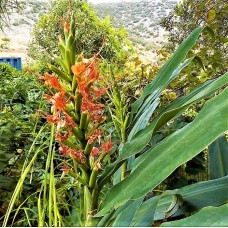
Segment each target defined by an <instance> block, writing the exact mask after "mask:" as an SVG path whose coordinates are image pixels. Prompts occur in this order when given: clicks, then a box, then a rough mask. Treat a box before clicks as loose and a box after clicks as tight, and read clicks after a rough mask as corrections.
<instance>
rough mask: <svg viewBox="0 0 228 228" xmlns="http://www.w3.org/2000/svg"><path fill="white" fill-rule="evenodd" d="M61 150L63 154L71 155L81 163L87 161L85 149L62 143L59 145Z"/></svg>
mask: <svg viewBox="0 0 228 228" xmlns="http://www.w3.org/2000/svg"><path fill="white" fill-rule="evenodd" d="M59 152H60V154H63V155H65V156H69V157H71V158H73V159H75V160H77V161H78V162H80V163H85V162H86V157H85V155H84V153H83V152H84V151H83V150H81V149H80V150H75V149H71V148H69V147H68V146H64V145H61V146H60V147H59Z"/></svg>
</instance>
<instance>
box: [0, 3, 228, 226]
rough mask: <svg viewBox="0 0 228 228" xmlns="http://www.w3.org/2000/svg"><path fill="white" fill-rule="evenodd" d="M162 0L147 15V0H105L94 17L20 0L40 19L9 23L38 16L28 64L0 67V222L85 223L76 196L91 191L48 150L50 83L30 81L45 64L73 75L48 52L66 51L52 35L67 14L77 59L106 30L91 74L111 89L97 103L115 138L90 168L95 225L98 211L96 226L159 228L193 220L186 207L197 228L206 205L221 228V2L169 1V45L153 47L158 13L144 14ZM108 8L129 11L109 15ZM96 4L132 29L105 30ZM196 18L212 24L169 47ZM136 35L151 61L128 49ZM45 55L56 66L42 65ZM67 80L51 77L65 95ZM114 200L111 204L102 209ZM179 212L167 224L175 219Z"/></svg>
mask: <svg viewBox="0 0 228 228" xmlns="http://www.w3.org/2000/svg"><path fill="white" fill-rule="evenodd" d="M3 2H4V1H1V3H3ZM14 3H16V2H14ZM23 4H27V3H26V2H24V3H22V5H23ZM165 4H166V2H165V1H162V2H161V3H160V4H159V5H158V9H159V11H158V12H159V13H158V14H153V15H152V14H151V11H149V10H148V9H149V5H150V3H149V2H140V3H137V4H133V3H126V4H125V3H124V4H123V3H121V4H113V7H114V10H112V12H111V11H110V9H109V7H107V5H102V6H101V5H98V6H96V7H95V10H96V11H97V12H98V15H99V17H97V15H96V13H95V12H94V9H93V8H92V7H91V6H89V5H88V4H87V3H85V2H84V1H72V5H69V4H68V2H67V1H63V0H55V1H53V2H52V4H51V5H50V6H48V9H47V10H43V9H41V6H40V4H38V3H36V2H29V6H31V9H32V12H33V13H34V15H38V14H37V13H38V11H39V13H40V16H39V18H38V17H33V18H32V17H31V15H30V16H29V14H28V15H27V16H26V18H27V19H28V20H27V19H25V20H24V21H23V22H22V21H20V23H19V24H21V23H29V21H30V20H33V23H35V22H36V24H35V26H34V29H33V40H32V42H31V44H30V46H29V55H30V57H31V58H32V59H33V63H32V65H30V66H29V67H30V68H32V70H31V69H30V70H26V69H24V70H23V71H22V72H18V71H16V70H15V69H13V68H12V67H10V66H8V65H5V64H0V77H1V78H0V183H1V184H0V224H1V225H2V224H4V225H6V224H7V225H11V224H13V225H15V226H38V225H40V226H60V225H63V226H75V225H77V226H79V225H84V224H88V223H87V222H88V221H87V216H88V218H90V217H91V213H87V212H88V211H89V212H90V205H89V204H88V205H86V206H85V205H84V206H83V202H89V201H86V200H84V196H85V193H83V192H82V191H80V189H84V190H85V191H86V192H87V193H88V194H87V196H85V197H89V196H90V194H91V193H92V190H93V188H91V187H87V184H84V183H83V184H82V183H80V182H79V181H78V179H77V178H75V176H71V175H66V172H65V171H66V164H70V165H71V167H75V161H74V159H71V158H69V157H66V156H64V155H61V154H59V153H58V149H59V145H58V143H57V142H56V141H55V140H53V134H54V131H53V128H52V130H50V128H49V127H48V125H47V124H46V119H47V116H48V112H49V110H50V105H49V104H47V103H46V102H44V101H43V98H42V95H43V93H44V92H45V93H47V92H48V91H49V90H50V88H49V89H48V90H47V89H46V88H44V86H43V85H42V84H41V83H40V81H39V80H38V79H37V78H38V77H40V76H41V75H43V74H44V73H45V72H46V71H48V72H49V73H53V74H54V75H55V76H58V78H61V77H62V76H63V75H64V76H67V77H69V78H70V76H71V74H72V72H71V71H66V70H65V69H64V67H63V65H62V64H61V61H56V56H62V57H61V58H62V59H63V60H65V59H64V58H65V57H64V56H65V55H63V54H62V53H61V52H60V51H59V45H58V43H59V41H60V42H63V41H62V40H64V39H65V37H66V33H65V34H64V29H63V26H62V25H63V24H64V23H65V22H66V21H70V16H69V15H70V13H72V12H73V13H74V21H75V26H73V29H75V30H76V34H75V37H76V39H75V44H76V46H75V47H76V49H75V50H73V52H74V53H76V54H77V56H78V54H81V53H83V54H84V56H85V57H87V58H90V57H92V56H93V55H94V54H95V53H97V52H98V51H99V50H100V47H101V46H102V42H103V39H104V37H105V47H104V49H103V50H102V52H101V53H100V58H101V64H100V73H101V75H102V76H103V80H102V82H101V83H102V85H103V86H106V87H107V88H108V89H109V92H108V94H107V95H106V96H104V97H103V98H102V99H101V100H100V102H101V103H102V104H106V105H107V106H106V108H105V114H106V116H107V117H106V121H105V122H104V123H103V124H102V126H101V128H102V130H104V131H105V132H106V133H108V134H111V135H112V142H113V143H114V145H115V146H114V148H113V149H112V151H111V152H110V156H108V158H107V159H105V160H104V161H102V163H101V165H102V166H104V164H106V165H107V168H106V169H103V168H102V169H99V170H98V171H99V175H98V176H97V180H96V181H97V182H96V183H97V184H99V187H100V186H101V187H102V191H101V194H100V198H99V200H100V201H99V202H102V204H101V205H99V210H100V209H101V212H100V213H99V214H98V216H100V217H99V219H94V218H92V222H93V224H95V225H96V224H97V222H98V220H99V223H98V225H99V226H107V225H109V226H118V225H119V226H122V225H123V224H124V225H125V226H129V225H131V226H139V225H140V226H141V225H144V226H151V225H157V226H160V225H161V224H162V226H165V225H166V223H164V222H167V221H169V222H172V221H173V220H178V219H181V218H184V217H186V216H189V218H188V220H186V221H185V220H184V221H183V220H180V221H181V222H182V223H181V224H185V225H189V224H190V225H191V224H193V225H198V224H196V223H194V221H197V220H195V219H194V218H195V217H192V216H191V215H192V213H196V212H197V211H198V210H200V213H196V214H195V215H193V216H196V218H197V216H199V218H200V219H201V221H202V224H203V225H207V223H204V222H207V220H208V217H207V216H208V213H212V211H213V214H214V215H215V216H211V217H210V224H209V225H211V224H217V223H216V221H218V218H220V219H219V221H221V224H222V225H224V224H225V225H226V223H225V219H224V218H226V217H225V215H224V214H223V213H222V212H221V211H220V208H222V209H223V208H224V209H223V210H224V211H225V210H226V209H227V208H226V205H224V206H222V207H218V206H220V205H222V204H224V203H225V202H226V201H227V197H226V194H225V193H226V192H227V184H226V183H227V175H228V170H227V165H226V164H227V162H228V161H227V159H228V156H227V139H226V136H225V135H224V134H222V133H224V132H225V128H226V127H227V126H226V123H225V121H226V119H225V118H226V111H227V109H226V110H225V108H224V107H225V105H224V104H225V102H224V101H225V98H226V96H227V89H226V90H224V91H223V89H224V88H225V87H226V85H227V74H224V73H225V72H226V70H227V61H226V60H227V51H226V46H227V38H226V37H227V30H226V27H225V22H226V21H227V3H226V2H225V1H220V0H218V1H200V0H199V1H191V0H186V1H184V2H183V4H178V5H176V6H175V8H174V10H173V11H172V12H171V13H170V14H169V15H168V16H167V17H165V18H164V19H163V20H162V22H161V25H162V26H163V27H164V29H165V30H167V32H168V34H169V36H168V43H166V44H165V46H164V47H161V46H160V49H158V46H157V45H156V44H154V43H150V39H151V38H156V36H157V34H158V30H159V29H158V23H159V22H158V21H156V22H154V18H155V17H157V16H159V15H160V16H161V17H162V16H165V13H164V9H165V10H167V12H168V9H170V8H171V7H172V6H173V5H174V2H173V1H170V2H169V4H167V7H164V5H165ZM151 5H152V8H153V9H155V5H153V4H152V3H151ZM2 6H4V4H3V5H2ZM7 7H8V6H7ZM5 9H6V8H5ZM117 10H118V12H124V13H125V14H126V13H127V15H128V16H129V17H128V16H121V14H117V13H116V12H117ZM18 11H20V9H19V8H18ZM4 12H8V10H6V11H4ZM106 12H109V13H110V15H111V21H113V22H114V23H115V26H116V27H119V26H123V25H124V26H125V25H127V29H128V31H129V32H130V37H128V34H127V32H126V30H125V29H124V28H115V27H113V25H112V24H111V23H110V21H109V20H110V19H108V18H105V19H103V18H104V15H105V13H106ZM142 12H143V14H142ZM32 15H33V14H32ZM192 15H194V16H192ZM29 17H31V18H30V19H29ZM112 17H113V18H112ZM99 18H100V19H99ZM120 21H121V22H122V23H118V22H120ZM151 21H152V22H151ZM186 21H187V25H188V26H186V24H185V23H184V22H186ZM19 24H18V25H19ZM201 25H208V26H210V27H211V28H212V29H213V32H211V30H209V32H210V33H211V36H210V35H208V34H207V35H206V33H204V34H203V35H202V36H200V38H199V42H197V43H196V44H195V41H196V40H197V37H198V36H199V34H200V32H201V29H198V30H195V36H193V35H192V37H191V39H192V40H193V41H192V42H191V44H189V43H188V44H185V45H182V46H181V48H180V49H181V51H180V52H178V51H177V52H176V54H175V55H173V56H172V53H173V52H174V51H175V50H176V49H177V47H178V46H179V45H180V43H181V42H182V41H183V40H184V39H185V38H187V37H188V35H189V34H190V33H191V31H192V30H193V29H195V28H197V27H199V26H201ZM15 26H16V24H15ZM154 28H156V29H154ZM153 29H154V31H153V33H152V30H153ZM202 30H203V29H202ZM196 31H197V32H196ZM199 31H200V32H199ZM196 34H197V35H196ZM136 36H138V38H137V37H136ZM59 37H61V39H59ZM144 38H147V40H146V41H145V43H143V45H144V46H146V47H147V48H156V49H157V50H156V52H155V51H153V53H156V54H157V56H156V60H155V59H153V60H152V61H150V60H145V59H144V58H141V57H140V55H139V54H137V52H136V51H135V49H134V50H133V46H134V45H135V43H134V41H136V40H137V39H138V40H137V42H138V43H140V42H141V44H142V39H144ZM189 39H190V38H189ZM129 40H131V41H132V42H133V45H132V43H131V42H130V41H129ZM65 41H67V39H66V40H65ZM189 42H190V41H189ZM65 44H66V46H67V45H68V44H67V42H66V43H65ZM194 44H195V45H194ZM71 48H72V46H71ZM180 53H185V54H187V58H188V59H187V60H186V61H185V62H184V64H183V65H182V64H181V63H182V62H183V61H184V59H185V56H184V55H181V54H180ZM195 56H197V57H195ZM170 58H172V60H168V59H170ZM57 59H58V57H57ZM78 61H80V60H78ZM165 62H166V64H165V66H164V67H162V65H163V63H165ZM171 62H172V64H171ZM48 64H52V65H53V66H54V67H55V66H56V67H57V68H58V69H57V70H56V68H53V67H50V69H49V68H48ZM167 69H168V70H167ZM68 70H69V69H68ZM179 71H181V73H180V75H179V76H178V73H179ZM61 72H62V73H61ZM223 74H224V75H223ZM156 75H157V76H156ZM222 75H223V76H222ZM37 76H38V77H37ZM67 77H65V79H66V78H67ZM69 78H68V80H67V82H65V81H64V78H61V83H66V85H67V87H68V90H69V91H68V92H69V93H70V92H72V91H73V89H72V90H71V86H72V88H74V89H75V87H74V84H73V82H72V81H71V79H70V80H69ZM69 81H70V83H69ZM202 83H203V84H202ZM61 85H62V84H61ZM69 88H70V89H69ZM222 91H223V92H222ZM49 92H50V91H49ZM73 92H74V91H73ZM73 95H75V93H73ZM143 104H145V105H143ZM41 109H42V110H43V111H40V110H41ZM38 110H39V112H38ZM71 111H72V110H71ZM220 111H221V112H220ZM198 113H199V114H198ZM79 114H80V115H81V113H79ZM204 122H205V123H204ZM78 125H80V123H79V124H78ZM205 125H206V126H207V128H205ZM208 128H210V131H208ZM189 129H190V130H189ZM191 129H192V130H191ZM219 136H220V137H219ZM183 145H184V148H183ZM170 151H171V152H170ZM189 151H190V152H189ZM160 156H161V157H160ZM162 156H163V157H162ZM221 157H222V159H220V158H221ZM169 159H170V160H169ZM221 160H222V162H221ZM169 161H170V162H169ZM174 161H175V162H174ZM147 169H148V170H147ZM116 171H117V172H116ZM80 172H81V171H80V170H79V174H80V175H82V176H83V174H81V173H80ZM148 173H151V174H153V177H154V178H152V179H148V181H146V182H145V184H143V185H142V182H141V181H142V179H143V178H142V176H143V175H144V177H145V178H150V175H148ZM90 175H91V173H90V172H89V176H90ZM131 178H132V179H133V180H134V181H130V180H131ZM106 179H108V181H106ZM15 187H16V188H15ZM14 189H15V190H14ZM167 190H174V191H167ZM13 191H14V193H13ZM120 192H121V193H123V194H119V193H120ZM83 194H84V195H83ZM123 195H126V196H127V197H126V198H123V197H122V196H123ZM82 196H83V197H82ZM215 196H219V197H215ZM130 198H131V199H130ZM128 199H130V200H128ZM52 205H54V207H52ZM113 205H115V208H114V211H112V212H113V213H109V209H110V210H113V208H112V206H113ZM189 205H191V206H189ZM118 206H120V207H118ZM208 206H213V208H210V207H208ZM204 207H206V208H205V209H202V208H204ZM214 207H215V208H214ZM82 208H84V211H83V212H82ZM201 209H202V210H201ZM216 209H218V210H216ZM86 210H87V212H86V213H85V211H86ZM214 210H215V211H214ZM9 212H11V213H9ZM83 213H84V214H83ZM92 213H93V212H92ZM151 215H154V216H151ZM219 216H220V217H219ZM126 218H128V220H126ZM191 218H192V219H191ZM213 218H214V220H213ZM4 219H5V221H4V222H3V220H4ZM93 219H94V220H93ZM7 221H8V223H7ZM180 221H176V223H175V222H174V223H167V225H170V226H172V225H175V224H176V225H181V224H180V223H178V222H180ZM208 221H209V220H208ZM185 222H186V223H185Z"/></svg>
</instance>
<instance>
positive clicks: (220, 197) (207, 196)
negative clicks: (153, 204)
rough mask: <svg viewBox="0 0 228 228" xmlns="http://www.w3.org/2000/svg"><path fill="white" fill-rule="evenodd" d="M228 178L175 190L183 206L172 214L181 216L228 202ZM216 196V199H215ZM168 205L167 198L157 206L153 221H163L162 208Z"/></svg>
mask: <svg viewBox="0 0 228 228" xmlns="http://www.w3.org/2000/svg"><path fill="white" fill-rule="evenodd" d="M227 183H228V176H226V177H223V178H219V179H216V180H210V181H202V182H199V183H196V184H192V185H188V186H186V187H183V188H180V189H177V190H176V193H177V194H180V195H181V196H182V199H183V205H182V206H181V207H180V208H179V210H178V211H177V212H176V213H175V214H174V216H178V215H182V214H185V213H188V212H192V211H196V210H199V209H201V208H203V207H207V206H219V205H221V204H223V203H225V202H227V201H228V194H227V192H228V185H227ZM215 196H216V197H215ZM168 205H170V200H169V199H168V198H166V199H165V198H163V201H162V200H161V201H160V202H159V204H158V207H157V210H156V214H155V220H159V219H164V218H165V216H166V215H165V213H164V208H166V207H167V206H168Z"/></svg>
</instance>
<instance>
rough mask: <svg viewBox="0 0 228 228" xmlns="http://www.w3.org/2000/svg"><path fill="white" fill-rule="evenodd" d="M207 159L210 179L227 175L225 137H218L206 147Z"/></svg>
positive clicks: (227, 153) (227, 164) (227, 149)
mask: <svg viewBox="0 0 228 228" xmlns="http://www.w3.org/2000/svg"><path fill="white" fill-rule="evenodd" d="M227 124H228V123H227ZM208 158H209V177H210V179H216V178H220V177H224V176H226V175H228V143H227V139H226V137H225V135H222V136H220V137H219V138H218V139H216V140H215V141H214V142H213V143H212V144H211V145H210V146H209V147H208Z"/></svg>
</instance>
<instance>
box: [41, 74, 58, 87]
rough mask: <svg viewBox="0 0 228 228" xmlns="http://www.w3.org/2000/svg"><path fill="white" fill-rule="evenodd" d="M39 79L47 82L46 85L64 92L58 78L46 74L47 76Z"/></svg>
mask: <svg viewBox="0 0 228 228" xmlns="http://www.w3.org/2000/svg"><path fill="white" fill-rule="evenodd" d="M39 79H42V80H44V81H45V84H46V85H50V86H51V87H52V88H54V89H58V90H59V91H61V90H62V87H61V85H60V83H59V81H58V79H57V78H56V77H54V76H53V75H50V74H46V75H45V76H41V77H39Z"/></svg>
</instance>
